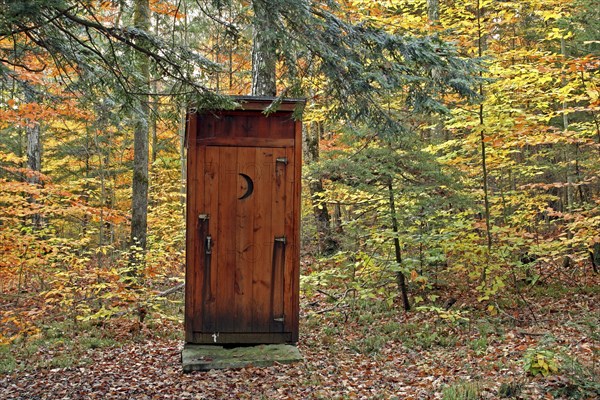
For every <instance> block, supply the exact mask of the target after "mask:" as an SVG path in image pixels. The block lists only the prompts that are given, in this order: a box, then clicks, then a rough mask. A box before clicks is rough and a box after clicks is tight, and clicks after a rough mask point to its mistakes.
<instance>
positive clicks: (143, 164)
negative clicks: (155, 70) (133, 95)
mask: <svg viewBox="0 0 600 400" xmlns="http://www.w3.org/2000/svg"><path fill="white" fill-rule="evenodd" d="M133 23H134V26H135V27H136V28H138V29H142V30H144V31H148V30H149V28H150V7H149V4H148V0H136V1H135V4H134V14H133ZM149 64H150V62H149V59H148V56H147V55H144V54H141V53H138V54H137V56H136V66H135V67H136V69H137V73H138V76H139V81H138V82H137V89H138V92H139V93H146V94H140V95H139V101H138V104H137V106H138V110H137V113H136V122H135V127H134V136H133V153H134V155H133V194H132V200H131V208H132V214H131V244H132V245H133V246H135V247H136V248H137V249H140V250H141V251H139V252H134V253H137V254H138V255H141V256H142V257H143V252H144V251H145V249H146V238H147V226H148V221H147V219H148V134H149V117H150V105H149V101H148V100H149V99H148V95H147V93H148V91H149V83H148V81H149V78H150V73H149V71H150V70H149ZM138 260H139V259H138ZM133 274H137V271H133Z"/></svg>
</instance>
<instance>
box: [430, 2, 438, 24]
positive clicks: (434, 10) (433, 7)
mask: <svg viewBox="0 0 600 400" xmlns="http://www.w3.org/2000/svg"><path fill="white" fill-rule="evenodd" d="M427 19H428V20H429V23H431V24H433V25H435V24H437V23H438V22H439V19H440V0H427Z"/></svg>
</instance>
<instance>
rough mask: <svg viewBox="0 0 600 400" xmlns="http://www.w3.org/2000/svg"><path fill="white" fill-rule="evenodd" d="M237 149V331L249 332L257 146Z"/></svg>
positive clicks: (253, 253)
mask: <svg viewBox="0 0 600 400" xmlns="http://www.w3.org/2000/svg"><path fill="white" fill-rule="evenodd" d="M237 151H238V161H237V163H238V167H237V171H238V177H237V182H238V187H237V193H236V199H237V200H236V201H237V205H238V206H237V215H236V218H237V221H236V222H237V227H236V236H235V242H236V243H235V244H236V266H235V282H234V287H235V299H234V303H235V323H236V324H235V331H236V332H248V331H250V330H251V329H252V295H253V294H252V271H253V270H254V268H255V265H256V259H255V256H256V251H255V247H256V246H255V244H254V208H255V206H256V198H257V196H256V193H255V192H254V191H253V192H250V190H253V184H254V182H255V181H256V149H254V148H240V149H238V150H237ZM241 174H244V176H245V177H247V178H245V177H244V176H242V175H241ZM247 179H249V181H247Z"/></svg>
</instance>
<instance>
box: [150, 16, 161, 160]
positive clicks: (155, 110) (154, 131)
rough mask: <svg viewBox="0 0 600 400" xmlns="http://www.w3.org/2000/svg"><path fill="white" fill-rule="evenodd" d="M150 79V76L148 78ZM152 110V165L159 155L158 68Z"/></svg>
mask: <svg viewBox="0 0 600 400" xmlns="http://www.w3.org/2000/svg"><path fill="white" fill-rule="evenodd" d="M158 33H159V32H158V15H156V22H155V25H154V34H155V35H157V36H158ZM148 78H150V76H148ZM151 87H152V109H151V110H150V113H151V117H150V119H151V121H152V125H151V136H152V157H151V162H152V165H154V163H155V162H156V155H157V154H158V131H157V120H158V101H159V98H158V74H157V71H156V67H154V68H152V83H151Z"/></svg>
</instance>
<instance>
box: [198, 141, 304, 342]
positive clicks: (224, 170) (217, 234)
mask: <svg viewBox="0 0 600 400" xmlns="http://www.w3.org/2000/svg"><path fill="white" fill-rule="evenodd" d="M203 164H204V165H203V166H204V168H203V170H204V174H203V175H204V176H203V177H199V178H200V180H203V182H202V184H201V187H202V188H203V189H201V190H200V191H199V192H200V193H198V194H199V196H198V198H197V201H198V202H199V204H198V206H197V210H199V216H198V233H199V234H198V238H199V240H201V241H203V246H201V248H202V250H203V251H202V252H201V253H203V254H200V255H199V260H198V264H199V265H198V267H199V269H200V275H201V276H202V279H201V281H202V282H201V287H202V290H201V291H199V292H200V293H201V296H202V300H201V312H200V314H201V315H198V316H197V317H199V318H195V319H194V325H195V326H194V331H196V332H202V333H204V335H207V334H208V335H210V334H212V335H213V339H214V342H215V343H219V342H221V340H219V339H218V335H219V334H240V335H238V337H239V338H241V339H240V340H239V341H240V342H243V336H244V335H245V336H246V337H248V334H250V336H252V334H254V336H255V338H254V339H252V340H251V341H260V338H261V334H266V335H263V337H264V338H265V339H267V340H271V339H270V338H272V337H273V334H278V333H285V332H289V331H290V330H291V326H289V325H288V324H287V323H286V318H285V316H286V312H287V313H288V314H289V313H291V307H292V305H291V296H290V295H288V296H285V295H284V293H285V292H286V291H291V288H292V283H291V282H289V280H290V277H291V275H292V274H291V272H290V271H288V269H289V266H290V265H291V263H290V262H289V261H290V260H291V259H290V257H291V256H292V252H291V251H289V249H286V247H288V240H289V238H291V237H293V230H292V229H293V223H292V221H293V201H292V200H293V199H292V197H293V190H294V185H293V173H292V172H293V169H292V168H293V151H292V150H291V149H289V148H269V147H226V146H206V147H205V151H204V162H203ZM288 170H289V172H288ZM286 278H287V280H288V281H286ZM199 283H200V282H199ZM286 288H287V289H286ZM199 311H200V310H199ZM256 334H258V336H257V335H256ZM229 336H230V337H229V338H228V341H230V340H234V338H232V337H231V335H229ZM234 336H235V335H234ZM283 340H286V339H285V338H284V339H283ZM287 340H289V339H287Z"/></svg>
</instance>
